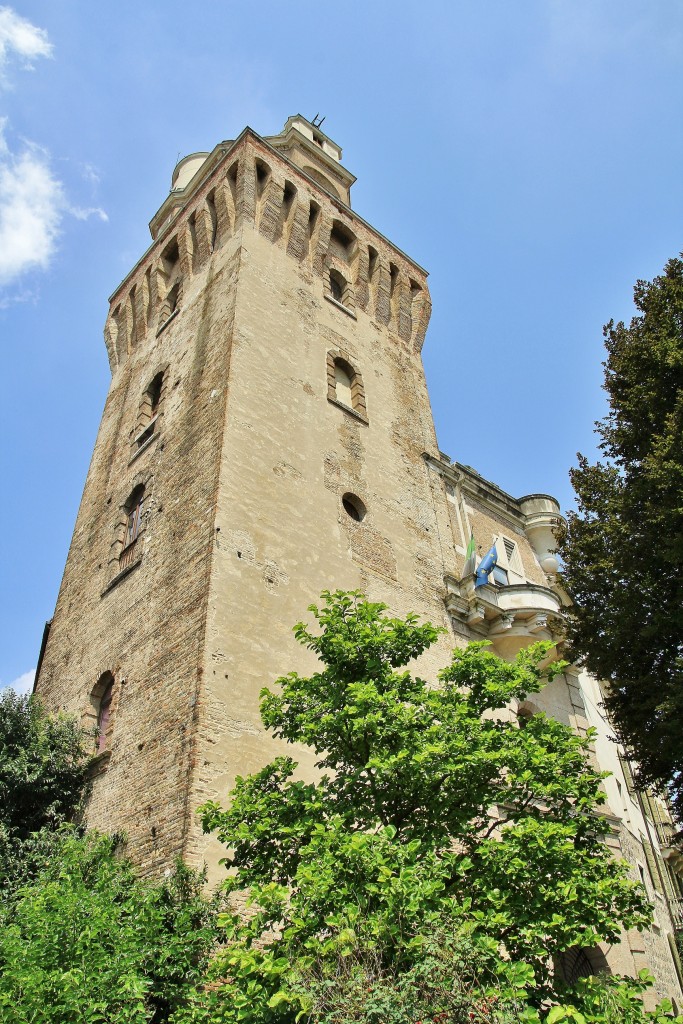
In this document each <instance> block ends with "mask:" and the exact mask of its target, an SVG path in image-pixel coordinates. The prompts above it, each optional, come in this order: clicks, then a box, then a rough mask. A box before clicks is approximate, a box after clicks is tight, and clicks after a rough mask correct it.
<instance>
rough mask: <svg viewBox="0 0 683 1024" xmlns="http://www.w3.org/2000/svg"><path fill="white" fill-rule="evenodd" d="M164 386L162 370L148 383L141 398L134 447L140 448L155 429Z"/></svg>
mask: <svg viewBox="0 0 683 1024" xmlns="http://www.w3.org/2000/svg"><path fill="white" fill-rule="evenodd" d="M163 386H164V372H163V370H162V371H160V372H159V373H157V374H156V375H155V376H154V377H153V378H152V380H151V381H150V383H149V386H148V388H147V390H146V391H145V393H144V395H143V396H142V400H141V402H140V409H139V411H138V422H137V430H136V436H135V447H136V448H142V447H143V446H144V445H145V444H146V443H147V442H148V441H149V439H150V438H151V437H152V435H153V434H154V432H155V430H156V429H157V416H158V415H159V408H160V406H161V394H162V390H163Z"/></svg>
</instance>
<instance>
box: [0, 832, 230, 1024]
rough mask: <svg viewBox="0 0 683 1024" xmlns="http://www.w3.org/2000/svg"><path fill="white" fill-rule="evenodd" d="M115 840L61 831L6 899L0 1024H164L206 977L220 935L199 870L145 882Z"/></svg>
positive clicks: (0, 923)
mask: <svg viewBox="0 0 683 1024" xmlns="http://www.w3.org/2000/svg"><path fill="white" fill-rule="evenodd" d="M116 846H117V841H116V840H115V839H112V838H111V837H107V836H98V835H95V834H93V833H91V834H89V835H87V836H79V835H77V834H76V833H75V831H74V830H72V829H69V828H65V829H63V830H61V832H60V833H59V845H58V849H57V850H56V851H55V852H56V856H54V857H53V858H52V860H51V861H50V862H49V863H47V864H45V865H43V867H42V868H41V870H40V871H39V872H38V874H37V875H36V877H35V878H34V879H32V880H31V881H30V882H29V883H27V884H26V885H25V886H24V887H23V888H20V889H19V890H18V891H16V892H15V893H14V894H13V897H12V898H11V899H6V900H5V901H4V903H3V904H0V1022H2V1024H5V1022H7V1024H29V1022H30V1024H63V1022H67V1021H81V1022H83V1024H102V1022H104V1021H116V1024H161V1022H162V1021H166V1020H168V1018H169V1015H170V1014H171V1013H172V1012H173V1011H174V1010H175V1009H176V1008H177V1007H178V1006H179V1005H180V1004H181V1003H182V1002H183V1000H184V998H185V994H186V993H187V991H188V989H189V988H190V986H191V985H192V983H193V982H194V981H196V980H197V979H198V978H199V977H200V976H201V973H202V971H203V969H204V968H205V966H206V963H207V960H208V956H209V953H210V951H211V949H212V947H213V944H214V942H215V937H216V935H215V928H214V927H213V925H212V919H213V908H212V906H211V904H210V903H209V902H208V901H207V900H206V899H205V898H204V897H203V896H202V892H201V886H202V881H203V879H202V877H201V875H198V874H196V873H193V872H191V871H189V870H188V869H187V868H185V867H183V866H182V865H180V864H179V865H178V866H177V867H176V870H175V872H174V873H173V874H171V875H170V877H168V878H167V879H165V880H164V881H163V882H162V883H154V882H150V881H146V880H144V879H139V878H138V877H137V876H136V875H135V873H134V872H133V869H132V867H131V865H130V864H129V863H128V862H127V861H126V860H125V859H123V858H122V857H120V856H118V855H117V850H116Z"/></svg>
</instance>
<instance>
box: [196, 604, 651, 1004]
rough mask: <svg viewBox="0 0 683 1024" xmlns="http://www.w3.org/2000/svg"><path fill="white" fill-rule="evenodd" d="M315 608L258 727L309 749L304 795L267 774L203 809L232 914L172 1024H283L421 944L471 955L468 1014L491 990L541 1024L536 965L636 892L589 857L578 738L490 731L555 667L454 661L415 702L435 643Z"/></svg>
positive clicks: (592, 826) (471, 653) (523, 657)
mask: <svg viewBox="0 0 683 1024" xmlns="http://www.w3.org/2000/svg"><path fill="white" fill-rule="evenodd" d="M323 598H324V605H323V606H322V607H321V608H317V607H315V606H312V608H311V610H312V611H313V613H314V615H315V617H316V619H317V620H318V622H319V624H320V626H321V627H322V628H321V631H320V632H311V631H310V630H309V629H308V628H306V626H304V625H303V624H301V623H300V624H299V625H297V626H296V627H295V634H296V636H297V638H298V640H299V641H300V642H301V643H302V644H304V645H305V646H306V647H308V648H309V649H310V650H312V651H314V652H315V653H316V654H317V655H318V657H319V659H320V662H321V666H320V670H319V671H318V672H315V673H314V674H313V675H311V676H309V677H302V676H300V675H298V674H297V673H291V674H290V675H288V676H286V677H284V678H282V679H280V680H279V681H278V682H279V687H278V690H277V692H271V691H269V690H268V689H265V690H263V691H262V694H261V714H262V718H263V721H264V723H265V725H266V726H267V727H268V728H269V729H271V730H272V731H273V732H274V734H275V735H276V736H278V737H281V738H283V739H284V740H287V741H289V742H291V743H304V744H307V745H308V746H309V747H312V748H313V749H314V751H315V752H316V754H317V758H318V760H317V765H318V768H319V770H320V777H319V779H318V781H316V782H304V781H301V779H300V778H298V777H297V763H296V762H295V761H294V760H293V758H291V757H288V756H283V757H279V758H277V759H276V760H275V761H273V762H272V763H271V764H269V765H267V766H266V767H265V768H263V769H262V770H261V771H260V772H257V773H256V774H254V775H251V776H249V777H247V778H240V779H238V780H237V784H236V786H235V789H234V790H233V792H232V794H231V803H230V806H229V808H228V809H227V810H223V809H221V807H219V806H218V805H217V804H215V803H210V804H207V805H206V806H205V807H204V808H203V811H202V813H203V822H204V828H205V830H207V831H214V832H215V833H216V834H217V835H218V837H219V838H220V839H221V840H222V842H224V843H225V844H226V845H227V846H228V847H229V850H230V852H229V854H228V856H227V857H226V861H225V863H226V865H227V866H228V867H229V869H230V871H229V878H228V881H227V883H226V888H227V889H228V891H229V892H231V893H233V894H235V896H237V895H238V894H239V895H240V897H241V898H242V900H244V898H245V897H246V899H247V902H248V906H249V908H250V910H249V913H248V915H247V916H246V917H245V916H244V915H243V914H237V913H236V914H234V916H231V917H230V916H226V918H225V919H224V922H223V923H224V925H225V948H224V951H223V953H222V954H221V955H220V956H219V957H218V958H217V961H216V963H215V966H214V975H215V978H216V984H215V985H213V986H210V988H209V990H208V991H207V992H205V993H203V994H201V993H199V994H198V995H197V998H196V1000H195V1004H194V1007H193V1009H192V1010H191V1011H187V1013H186V1014H185V1015H183V1014H181V1015H180V1017H179V1022H180V1021H182V1022H183V1024H184V1022H186V1021H188V1022H189V1021H199V1020H202V1019H207V1020H208V1019H210V1020H211V1021H225V1022H232V1021H249V1022H253V1024H257V1022H258V1024H261V1022H263V1024H267V1022H271V1021H281V1022H289V1021H294V1019H295V1017H296V1014H297V1012H298V1011H299V1010H300V1009H301V1006H302V1005H303V1006H304V1008H308V1010H309V1011H311V1012H312V1010H311V1007H312V1006H313V1005H314V1003H315V1000H313V996H312V995H311V993H312V992H313V991H314V990H315V991H316V992H317V991H318V988H317V986H318V985H322V986H323V987H324V986H325V985H326V984H327V983H328V982H329V981H330V975H329V973H326V972H328V971H331V972H332V976H334V973H335V971H336V967H335V965H337V964H338V963H339V962H340V958H343V957H346V956H351V955H353V956H354V957H356V959H357V960H358V962H359V963H361V964H364V963H365V964H366V963H367V958H368V957H370V958H371V960H372V962H373V963H379V965H380V967H381V972H383V973H382V977H386V976H387V972H388V975H389V976H391V977H402V978H406V977H408V976H409V975H410V972H415V971H418V972H419V970H421V969H422V968H421V967H420V965H421V964H422V965H424V963H425V955H426V954H425V950H426V943H427V941H428V939H429V937H430V936H434V935H437V934H443V935H449V936H456V935H457V936H460V938H461V940H462V941H463V942H466V943H467V944H469V945H470V946H473V947H474V948H475V949H476V955H477V958H478V968H477V971H478V973H479V974H480V975H481V977H482V978H488V979H489V980H488V982H482V984H481V985H480V986H479V988H478V989H476V990H475V988H472V986H471V985H470V987H469V989H468V991H470V993H471V998H472V999H474V1000H475V1002H476V1000H479V998H480V997H482V998H483V997H487V984H489V985H490V982H491V979H492V978H497V983H496V988H497V990H498V992H499V993H503V995H505V998H506V999H509V1000H511V1003H510V1005H512V1004H513V1003H514V1002H515V1000H516V1001H517V1002H519V1001H520V999H521V1000H522V1002H523V1003H524V1004H525V1005H526V1006H527V1011H528V1013H527V1016H526V1017H520V1018H519V1019H528V1020H537V1019H539V1018H538V1012H537V1011H538V1007H540V1006H541V1004H542V1002H543V1000H548V999H552V998H554V992H553V979H552V971H551V960H552V957H553V956H556V955H558V954H561V953H562V952H563V951H564V950H567V949H569V948H570V947H573V946H584V947H586V946H592V945H594V944H595V943H598V942H600V941H603V942H614V941H617V940H618V938H619V933H620V927H621V924H622V923H623V924H624V925H625V926H626V927H630V926H635V927H639V926H642V925H643V924H644V923H645V922H646V920H647V917H646V911H645V905H646V903H645V899H644V893H643V891H642V889H641V888H640V887H639V886H636V885H635V884H634V883H632V882H630V881H628V880H627V879H626V877H625V870H624V866H623V864H621V863H619V862H617V861H616V860H614V859H613V858H612V857H611V855H610V853H609V851H608V850H607V848H606V847H605V845H604V844H603V837H604V832H605V831H606V828H607V826H606V825H605V823H604V820H603V819H602V818H601V817H600V815H599V812H598V808H599V806H600V804H601V803H602V802H603V795H602V793H601V788H600V782H601V776H600V775H599V774H597V773H596V772H595V771H593V770H592V768H590V767H589V765H588V764H587V762H586V758H585V754H586V750H587V746H588V744H589V742H590V737H589V738H588V739H582V738H581V737H579V736H576V735H574V734H573V733H572V732H571V730H570V729H569V728H567V727H565V726H563V725H562V724H560V723H558V722H556V721H553V720H551V719H548V718H546V717H544V716H543V715H538V716H536V717H534V718H533V719H532V720H531V721H530V722H529V723H528V725H527V726H526V728H519V727H518V724H517V722H516V721H515V720H514V716H511V715H510V714H509V713H508V712H507V708H508V705H509V704H510V703H511V702H512V701H514V700H523V699H524V698H525V697H526V696H527V695H528V694H529V693H533V692H536V691H538V690H539V689H540V688H541V686H542V685H544V683H545V681H546V680H547V679H548V678H550V677H551V676H552V674H553V673H554V672H557V671H561V668H562V666H561V665H555V666H552V665H551V666H549V667H547V668H545V669H544V670H542V669H541V665H542V663H543V660H544V658H545V657H546V655H547V649H548V645H542V644H541V645H535V646H534V647H532V648H530V649H528V650H526V651H523V652H522V653H520V655H519V656H518V658H517V661H516V662H515V663H513V664H509V663H507V662H504V661H502V660H500V659H499V658H497V657H495V655H493V654H492V653H490V652H489V651H487V650H486V649H485V648H486V646H487V645H485V644H472V645H470V646H469V647H468V648H467V649H465V650H456V651H455V652H454V654H453V660H452V663H451V665H450V666H448V667H447V668H446V669H444V670H443V671H442V672H441V673H440V676H439V685H438V686H430V685H428V684H427V683H426V682H425V681H424V680H422V679H420V678H418V677H416V676H414V675H412V674H411V673H410V672H408V671H406V670H405V666H406V665H407V664H408V663H409V662H410V661H411V660H412V659H414V658H416V657H418V656H419V655H420V654H422V653H423V652H424V651H425V649H426V648H428V647H429V646H430V645H431V644H432V643H433V642H434V640H435V639H436V636H437V633H438V630H436V629H435V628H434V627H433V626H431V625H429V624H420V623H418V621H417V619H416V618H415V616H408V618H407V619H405V620H400V619H394V618H390V617H388V616H386V615H385V614H384V612H385V606H384V605H382V604H373V603H370V602H368V601H366V600H364V599H363V598H362V596H361V595H359V594H345V593H342V592H337V593H335V594H324V595H323ZM491 809H494V817H493V818H492V816H491ZM459 942H460V940H458V942H456V944H455V946H454V947H453V950H454V955H455V953H457V950H458V949H459V948H460V946H459ZM501 953H502V955H501ZM364 969H365V968H364ZM433 970H434V971H436V980H435V977H434V976H433V977H432V989H431V990H430V991H433V992H435V993H436V992H439V991H441V989H442V988H443V984H442V983H443V977H442V978H441V980H440V981H439V979H438V974H439V971H438V969H437V968H436V967H435V968H433ZM311 971H313V974H314V975H315V978H317V981H316V982H315V984H314V985H313V987H311V984H310V981H311ZM361 974H362V972H361ZM221 976H222V977H223V978H224V979H225V978H227V979H229V983H228V982H227V981H226V982H225V985H224V986H223V988H221V986H220V981H219V979H220V977H221ZM354 977H355V980H356V981H357V980H358V976H357V975H355V976H354ZM302 978H303V979H306V978H308V983H307V984H308V988H307V984H304V985H303V988H302V985H301V979H302ZM297 979H299V981H297ZM354 983H355V982H354ZM449 984H450V985H451V987H452V984H453V982H452V981H451V982H450V983H449ZM306 991H308V993H309V994H308V996H307V995H306ZM435 998H436V997H435ZM307 999H309V1002H307ZM310 1000H312V1002H311V1001H310ZM527 1004H528V1005H527ZM432 1005H433V1006H434V1005H435V1004H434V1003H432ZM202 1007H203V1008H204V1011H205V1012H206V1013H207V1014H208V1016H206V1017H205V1018H203V1017H202ZM444 1012H446V1011H445V1010H444ZM468 1012H472V1013H474V1012H475V1007H474V1006H473V1005H472V1003H471V1004H470V1006H469V1008H468ZM496 1012H498V1011H496ZM529 1014H530V1015H531V1016H529ZM312 1019H313V1018H312ZM321 1019H322V1018H321ZM349 1019H350V1020H351V1019H353V1020H355V1019H361V1018H356V1017H351V1016H350V1017H349ZM362 1019H365V1020H367V1021H370V1020H375V1019H377V1020H380V1019H382V1018H381V1017H377V1018H374V1017H372V1016H371V1015H369V1016H367V1017H365V1018H362ZM389 1019H391V1020H393V1019H394V1018H389V1017H387V1020H389ZM398 1019H399V1018H396V1020H398ZM400 1019H401V1020H405V1021H406V1022H408V1021H409V1020H411V1019H412V1018H407V1017H403V1018H400ZM445 1019H446V1020H449V1021H451V1020H452V1021H455V1020H459V1019H460V1017H458V1016H456V1015H451V1016H450V1017H446V1018H445ZM463 1019H467V1017H465V1018H463ZM490 1019H494V1018H493V1017H491V1018H490ZM495 1019H501V1020H502V1019H509V1018H503V1017H501V1018H495ZM586 1019H587V1020H588V1018H586Z"/></svg>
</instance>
